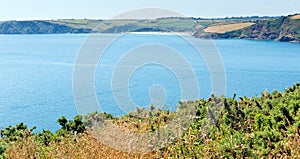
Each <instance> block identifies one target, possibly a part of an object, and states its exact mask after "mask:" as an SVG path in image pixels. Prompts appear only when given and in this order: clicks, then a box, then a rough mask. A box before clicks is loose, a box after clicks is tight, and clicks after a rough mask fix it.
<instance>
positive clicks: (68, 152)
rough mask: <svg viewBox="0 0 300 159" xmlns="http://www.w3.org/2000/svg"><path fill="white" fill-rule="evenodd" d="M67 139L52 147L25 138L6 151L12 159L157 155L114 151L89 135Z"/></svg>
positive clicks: (51, 145)
mask: <svg viewBox="0 0 300 159" xmlns="http://www.w3.org/2000/svg"><path fill="white" fill-rule="evenodd" d="M72 138H73V137H66V138H64V139H62V141H61V142H51V143H50V146H45V145H43V144H38V143H36V142H35V141H34V138H33V137H28V138H24V139H23V141H22V142H18V143H11V145H10V146H9V148H8V149H7V150H6V153H7V155H8V156H9V158H11V159H16V158H18V159H28V158H51V159H52V158H59V159H62V158H65V159H73V158H80V159H98V158H118V159H119V158H155V154H132V153H127V152H122V151H117V150H114V149H112V148H110V147H108V146H106V145H104V144H102V143H101V142H99V141H98V140H97V139H95V138H93V137H92V136H91V135H89V134H83V135H81V136H80V137H77V138H76V139H75V138H73V140H70V139H72Z"/></svg>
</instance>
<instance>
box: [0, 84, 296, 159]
mask: <svg viewBox="0 0 300 159" xmlns="http://www.w3.org/2000/svg"><path fill="white" fill-rule="evenodd" d="M190 106H195V107H196V114H195V116H194V117H193V120H192V121H191V124H190V125H189V127H188V128H187V130H186V131H185V133H184V134H183V135H182V136H181V137H180V138H178V139H177V140H176V141H174V142H170V143H169V144H168V145H167V146H166V147H164V148H161V149H159V150H157V151H155V152H152V153H149V154H134V153H126V152H121V151H117V150H114V149H112V148H109V147H107V146H106V145H104V144H102V143H101V142H100V141H98V140H96V139H95V138H93V136H92V135H91V133H90V131H89V130H90V129H89V127H88V126H89V125H90V124H91V121H93V122H94V121H97V122H100V123H103V122H104V121H107V120H108V121H111V122H112V123H114V124H115V125H117V126H118V127H120V128H122V129H124V130H127V131H131V132H138V133H145V132H153V131H155V130H158V129H160V128H162V127H163V126H165V125H166V124H168V122H169V121H170V120H171V119H173V118H176V117H177V115H178V114H177V112H172V111H169V110H167V109H155V108H154V107H151V108H150V110H146V109H137V111H135V112H131V113H129V114H127V115H125V116H122V117H118V118H116V117H113V116H112V115H110V114H107V113H102V114H99V113H92V114H89V115H88V116H86V117H84V118H82V117H81V116H76V117H75V118H74V120H67V119H66V118H64V117H61V118H60V119H58V123H59V124H60V125H61V129H60V130H58V131H57V132H55V133H54V132H51V131H48V130H44V131H43V132H39V133H33V132H32V129H28V128H27V126H26V125H24V124H22V123H21V124H18V125H16V126H10V127H7V128H5V129H3V130H2V131H1V136H2V138H1V144H0V153H1V155H2V158H6V157H8V158H62V157H63V158H101V157H102V158H103V157H104V158H106V157H109V158H168V157H171V158H247V157H252V158H299V157H300V111H299V108H300V84H295V85H293V86H292V87H289V88H286V89H285V90H284V91H283V92H278V91H274V92H272V93H269V92H267V91H265V92H263V93H262V94H261V96H259V97H251V98H249V97H236V95H234V96H233V97H232V98H225V97H214V96H212V97H211V98H209V99H207V100H205V99H200V100H195V101H189V102H181V103H180V107H190ZM90 119H93V120H90ZM111 142H113V141H111Z"/></svg>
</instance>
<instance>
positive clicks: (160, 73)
mask: <svg viewBox="0 0 300 159" xmlns="http://www.w3.org/2000/svg"><path fill="white" fill-rule="evenodd" d="M88 36H89V35H86V34H78V35H73V34H61V35H0V128H4V127H6V126H8V125H15V124H17V123H20V122H24V123H26V124H27V125H28V126H30V127H31V126H34V125H35V126H37V127H38V130H42V129H43V128H44V129H50V130H56V129H58V128H59V125H58V124H57V123H56V120H57V119H58V118H59V117H60V116H62V115H64V116H66V117H67V118H72V117H74V116H75V115H76V114H77V110H76V107H75V103H74V100H73V93H72V75H73V66H74V61H75V60H76V56H77V54H78V53H79V51H80V48H81V46H82V45H83V43H84V41H85V40H86V39H87V38H88ZM103 36H104V37H105V36H107V37H109V36H111V35H110V34H105V35H103ZM97 42H98V43H99V44H101V41H97ZM199 42H201V40H199ZM148 43H157V44H161V45H164V46H168V47H170V48H174V49H176V50H177V51H178V52H179V53H180V54H181V55H182V56H183V57H184V58H185V59H186V61H187V62H188V63H189V64H190V66H191V67H192V69H193V71H194V73H195V77H196V78H197V81H198V84H199V88H200V97H201V98H207V97H208V96H209V95H210V94H211V91H212V90H211V87H212V86H211V78H210V73H209V71H208V69H207V66H206V64H205V62H204V60H203V59H202V57H201V56H200V55H199V54H198V53H197V52H196V51H195V50H194V49H193V48H192V47H191V45H190V44H188V43H187V42H186V41H184V40H183V39H182V38H180V37H178V36H174V35H169V34H155V35H151V34H128V35H125V36H123V37H121V38H120V39H119V40H117V41H115V42H114V43H113V44H111V46H110V47H109V48H108V49H107V51H106V52H105V54H104V55H103V56H102V58H101V59H100V60H99V63H98V65H97V69H96V71H95V92H96V95H97V99H98V102H99V103H101V106H102V108H101V109H102V110H104V111H106V112H109V113H112V114H114V115H116V116H117V115H120V114H122V113H124V112H122V111H121V110H120V109H119V108H118V107H117V104H116V101H115V100H114V91H118V90H113V91H112V87H111V84H112V82H111V81H112V73H113V71H114V70H115V69H116V66H117V65H118V62H119V61H120V60H121V59H122V58H123V57H124V56H125V55H126V54H127V53H128V50H130V49H133V48H135V47H137V46H139V45H143V44H148ZM214 43H215V45H216V47H217V49H218V50H219V53H220V55H221V58H222V60H223V63H224V68H225V71H226V96H228V97H230V96H232V95H233V94H234V93H237V95H238V96H245V95H246V96H258V95H260V94H261V92H262V91H264V90H266V89H267V90H269V91H273V90H279V91H282V90H283V89H284V88H286V87H288V86H291V85H292V84H294V83H296V82H300V45H299V44H294V43H281V42H274V41H249V40H237V39H234V40H214ZM153 55H154V56H160V55H159V54H155V53H153ZM136 60H139V59H136ZM165 60H169V61H170V60H172V57H170V58H166V59H165ZM174 62H177V61H174ZM179 62H180V61H178V63H179ZM132 63H134V62H132ZM130 64H131V63H130V62H129V63H128V66H130ZM179 66H180V64H179ZM130 77H131V78H130V80H129V81H128V83H127V85H125V86H124V89H128V91H129V93H130V97H131V99H132V100H133V101H134V102H135V103H136V104H137V105H140V106H145V107H148V106H149V104H150V103H151V100H150V97H149V94H151V95H153V94H154V96H155V91H154V92H150V93H149V89H150V88H151V87H153V86H154V87H155V86H157V84H159V85H161V86H163V87H164V88H163V89H162V87H159V89H162V91H164V92H165V95H166V98H165V102H164V103H165V104H167V105H168V106H170V107H175V106H176V104H177V103H178V101H179V100H181V89H180V83H179V82H178V80H177V75H176V74H174V72H172V71H170V68H166V67H164V66H163V65H157V64H155V63H154V64H149V65H145V66H143V67H140V68H139V69H136V70H135V72H134V73H132V74H131V75H130ZM187 78H189V77H187ZM82 87H84V85H83V86H82ZM150 90H151V89H150ZM158 98H159V97H158Z"/></svg>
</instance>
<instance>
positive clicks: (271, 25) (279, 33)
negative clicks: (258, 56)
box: [194, 16, 300, 43]
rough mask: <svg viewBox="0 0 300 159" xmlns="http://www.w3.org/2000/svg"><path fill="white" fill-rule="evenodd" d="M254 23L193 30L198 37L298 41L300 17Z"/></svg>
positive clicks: (299, 39) (299, 37)
mask: <svg viewBox="0 0 300 159" xmlns="http://www.w3.org/2000/svg"><path fill="white" fill-rule="evenodd" d="M255 23H256V24H254V25H252V26H249V27H246V28H243V29H240V30H235V31H231V32H226V33H223V34H221V33H212V34H208V33H205V32H203V31H202V32H195V33H194V36H195V37H198V38H240V39H254V40H277V41H287V42H297V43H300V19H295V20H294V19H291V18H290V17H289V16H288V17H280V18H278V19H275V20H268V21H256V22H255Z"/></svg>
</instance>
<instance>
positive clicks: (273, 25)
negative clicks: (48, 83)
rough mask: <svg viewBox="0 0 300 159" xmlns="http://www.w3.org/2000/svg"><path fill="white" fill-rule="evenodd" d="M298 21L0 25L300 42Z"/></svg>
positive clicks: (1, 30) (2, 28)
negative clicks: (217, 29) (180, 33)
mask: <svg viewBox="0 0 300 159" xmlns="http://www.w3.org/2000/svg"><path fill="white" fill-rule="evenodd" d="M298 17H299V15H290V16H281V17H257V16H253V17H233V18H215V19H202V18H182V17H169V18H158V19H149V20H145V19H143V20H139V19H119V20H90V19H60V20H48V21H41V20H39V21H6V22H0V34H61V33H121V32H185V33H190V34H192V35H193V36H195V37H198V38H245V39H256V40H278V41H289V42H290V41H291V42H300V19H299V18H298ZM245 24H249V25H245ZM250 24H251V25H250ZM220 27H221V28H223V29H221V31H211V28H214V29H216V28H220ZM224 27H225V29H224Z"/></svg>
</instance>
